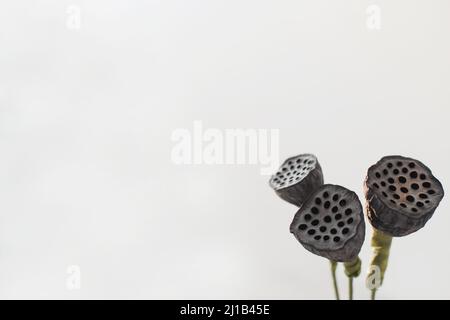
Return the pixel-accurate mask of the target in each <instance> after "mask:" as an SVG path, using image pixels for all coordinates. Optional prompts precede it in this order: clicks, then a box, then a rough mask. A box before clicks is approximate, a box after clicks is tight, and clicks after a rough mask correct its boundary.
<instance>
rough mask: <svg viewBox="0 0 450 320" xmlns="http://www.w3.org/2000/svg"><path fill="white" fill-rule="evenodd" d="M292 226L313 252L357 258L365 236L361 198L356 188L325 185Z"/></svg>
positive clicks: (336, 257)
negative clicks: (355, 190) (353, 189)
mask: <svg viewBox="0 0 450 320" xmlns="http://www.w3.org/2000/svg"><path fill="white" fill-rule="evenodd" d="M290 230H291V233H293V234H294V236H295V237H296V238H297V240H298V241H299V242H300V243H301V244H302V245H303V246H304V247H305V248H306V249H307V250H309V251H311V252H312V253H315V254H317V255H319V256H322V257H325V258H328V259H330V260H333V261H339V262H350V261H354V260H355V259H356V258H357V257H358V253H359V251H360V250H361V247H362V245H363V243H364V236H365V222H364V214H363V209H362V205H361V202H360V201H359V199H358V196H357V195H356V193H354V192H353V191H350V190H348V189H346V188H344V187H341V186H337V185H330V184H327V185H323V186H322V187H320V188H319V189H318V190H316V192H315V193H314V194H313V195H312V196H311V198H310V199H309V200H308V201H306V202H305V204H304V205H303V206H302V207H301V208H300V209H299V210H298V212H297V214H296V215H295V217H294V220H293V221H292V224H291V228H290Z"/></svg>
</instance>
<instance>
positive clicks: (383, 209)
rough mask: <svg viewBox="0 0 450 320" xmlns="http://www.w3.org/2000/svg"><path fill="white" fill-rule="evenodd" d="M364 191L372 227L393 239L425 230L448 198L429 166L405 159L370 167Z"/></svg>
mask: <svg viewBox="0 0 450 320" xmlns="http://www.w3.org/2000/svg"><path fill="white" fill-rule="evenodd" d="M364 191H365V196H366V200H367V216H368V218H369V221H370V223H371V224H372V226H373V227H374V228H375V229H378V230H380V231H382V232H384V233H386V234H388V235H390V236H393V237H402V236H406V235H408V234H410V233H413V232H415V231H417V230H419V229H421V228H422V227H423V226H424V225H425V223H426V222H427V221H428V219H430V218H431V216H432V215H433V213H434V211H435V210H436V208H437V207H438V205H439V203H440V202H441V200H442V198H443V197H444V189H443V188H442V184H441V183H440V182H439V180H437V179H436V178H435V177H434V176H433V174H432V172H431V170H430V169H429V168H428V167H427V166H425V165H424V164H423V163H421V162H420V161H417V160H414V159H411V158H405V157H401V156H388V157H384V158H382V159H381V160H380V161H379V162H378V163H376V164H375V165H373V166H372V167H370V168H369V170H368V173H367V177H366V181H365V185H364Z"/></svg>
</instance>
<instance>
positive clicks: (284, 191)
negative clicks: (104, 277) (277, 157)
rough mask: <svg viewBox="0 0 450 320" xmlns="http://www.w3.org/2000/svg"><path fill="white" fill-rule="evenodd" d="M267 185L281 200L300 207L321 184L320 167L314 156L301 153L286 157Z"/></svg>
mask: <svg viewBox="0 0 450 320" xmlns="http://www.w3.org/2000/svg"><path fill="white" fill-rule="evenodd" d="M269 185H270V187H271V188H272V189H274V190H275V192H276V193H277V194H278V196H280V197H281V198H282V199H283V200H286V201H287V202H289V203H292V204H294V205H296V206H298V207H300V206H301V205H302V204H303V203H304V202H305V201H306V200H307V199H308V198H309V196H310V195H311V193H313V192H314V191H315V190H317V188H319V187H320V186H322V185H323V174H322V168H321V167H320V164H319V161H318V160H317V158H316V156H314V155H312V154H301V155H299V156H295V157H292V158H289V159H287V160H286V161H285V162H284V163H283V164H282V165H281V167H280V168H279V169H278V171H277V172H276V173H275V174H274V175H273V176H272V177H271V178H270V181H269Z"/></svg>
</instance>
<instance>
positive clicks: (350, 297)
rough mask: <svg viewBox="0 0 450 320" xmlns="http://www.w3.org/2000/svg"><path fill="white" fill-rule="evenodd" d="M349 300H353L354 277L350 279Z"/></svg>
mask: <svg viewBox="0 0 450 320" xmlns="http://www.w3.org/2000/svg"><path fill="white" fill-rule="evenodd" d="M348 300H353V277H349V278H348Z"/></svg>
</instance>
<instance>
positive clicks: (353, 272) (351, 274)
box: [344, 257, 361, 300]
mask: <svg viewBox="0 0 450 320" xmlns="http://www.w3.org/2000/svg"><path fill="white" fill-rule="evenodd" d="M344 268H345V274H346V275H347V277H348V296H349V300H353V278H357V277H358V276H359V275H360V274H361V259H360V258H359V257H357V258H356V259H355V260H354V261H351V262H344Z"/></svg>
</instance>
